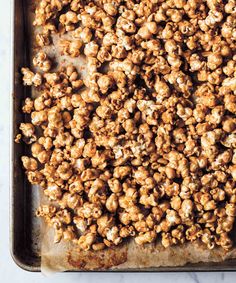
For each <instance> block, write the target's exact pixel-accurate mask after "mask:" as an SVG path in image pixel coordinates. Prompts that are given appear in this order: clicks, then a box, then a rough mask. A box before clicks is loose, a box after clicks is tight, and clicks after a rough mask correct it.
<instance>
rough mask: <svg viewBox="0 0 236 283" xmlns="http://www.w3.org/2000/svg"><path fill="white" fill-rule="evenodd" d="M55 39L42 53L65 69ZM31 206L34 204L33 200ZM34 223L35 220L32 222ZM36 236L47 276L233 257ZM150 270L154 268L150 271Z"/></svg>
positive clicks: (198, 249)
mask: <svg viewBox="0 0 236 283" xmlns="http://www.w3.org/2000/svg"><path fill="white" fill-rule="evenodd" d="M30 1H31V0H30ZM35 2H37V1H32V3H34V4H35ZM24 4H25V5H27V14H28V15H29V17H28V20H29V22H28V24H27V26H28V28H29V31H30V32H29V34H31V35H32V34H33V33H34V32H35V30H30V29H31V28H32V16H33V14H32V11H33V7H32V4H30V3H29V1H24ZM34 4H33V5H34ZM32 38H33V37H31V39H32ZM59 39H60V38H59V37H58V36H55V37H54V38H53V42H54V46H53V47H52V46H50V47H47V50H46V52H47V53H48V54H49V56H50V55H54V57H55V55H56V57H55V59H56V60H57V62H60V64H65V62H66V65H67V64H69V62H73V61H75V60H74V59H71V58H68V57H66V56H58V55H59V53H58V50H57V48H56V45H57V44H56V43H57V42H58V40H59ZM31 47H32V48H30V50H29V56H30V58H32V55H33V53H34V52H35V48H34V44H33V42H32V41H31ZM74 63H75V64H74V65H77V67H78V68H79V69H80V68H81V67H83V66H81V65H80V64H81V63H83V61H82V60H76V61H75V62H74ZM82 65H83V64H82ZM81 71H82V70H81ZM35 95H37V93H35V92H34V93H32V96H35ZM27 189H28V188H27ZM31 189H32V190H35V189H37V188H32V187H31ZM34 197H35V193H34ZM35 202H36V203H38V201H37V200H35ZM34 221H35V219H33V222H34ZM40 235H41V237H42V244H41V249H40V254H41V270H42V271H43V272H44V273H47V274H48V273H50V272H55V271H64V270H74V271H75V270H77V271H80V270H108V269H110V270H158V269H156V268H157V267H160V266H181V265H184V264H186V263H197V262H221V261H222V260H225V259H229V258H235V257H236V249H235V248H234V249H233V250H232V251H230V252H225V251H224V250H222V249H221V248H218V249H214V250H211V251H210V250H207V249H206V248H205V247H204V246H203V245H200V244H199V243H194V244H191V243H187V244H185V245H181V246H174V247H170V248H167V249H164V248H163V247H162V246H161V245H160V243H156V244H149V245H146V246H143V247H140V246H137V245H135V244H134V243H133V241H129V242H126V243H125V244H123V245H121V246H118V247H116V248H113V249H106V250H104V251H99V252H94V251H89V252H81V251H79V250H78V248H77V247H75V246H73V245H72V244H70V243H65V242H62V243H59V244H54V243H53V241H52V237H53V231H52V229H51V228H49V227H47V226H45V225H44V222H41V231H40ZM152 267H155V268H154V269H153V268H152ZM175 270H176V269H175Z"/></svg>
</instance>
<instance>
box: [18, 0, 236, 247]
mask: <svg viewBox="0 0 236 283" xmlns="http://www.w3.org/2000/svg"><path fill="white" fill-rule="evenodd" d="M34 25H36V26H38V27H40V28H41V32H40V33H38V34H37V36H36V43H37V45H38V47H39V50H41V51H39V52H38V53H37V54H36V56H35V57H34V58H33V65H34V66H35V67H36V68H35V69H34V70H36V71H34V72H33V71H31V70H30V69H28V68H22V74H23V82H24V84H25V85H28V86H32V87H35V88H36V89H37V90H38V92H39V93H40V94H39V96H38V97H37V98H36V99H31V98H27V99H26V100H25V104H24V106H23V112H24V113H26V114H29V115H30V116H31V122H30V123H21V125H20V130H21V134H19V135H18V136H17V138H16V141H17V142H19V140H20V139H21V138H22V139H23V140H24V141H25V142H26V143H28V144H30V145H31V152H32V156H31V157H27V156H23V157H22V162H23V166H24V168H25V170H26V175H27V177H28V180H29V182H30V183H32V184H35V185H40V186H41V187H42V189H43V192H44V194H45V195H46V196H47V197H48V199H49V201H50V202H51V204H50V205H42V206H40V207H39V209H38V211H37V215H38V216H42V217H44V219H45V221H46V222H47V223H48V224H49V225H50V226H52V227H53V228H54V229H55V242H59V241H61V240H62V239H63V240H68V241H73V242H74V243H76V244H78V246H79V248H81V249H83V250H89V249H93V250H95V251H96V250H101V249H104V248H105V247H112V246H115V245H119V244H120V243H121V242H122V241H124V239H127V238H131V237H133V238H134V240H135V242H136V243H137V244H138V245H142V244H145V243H151V242H154V241H156V240H160V241H161V242H162V245H163V246H164V247H168V246H170V245H174V244H183V243H185V242H186V241H191V242H193V241H196V240H199V241H201V242H203V243H204V244H205V245H206V246H207V248H209V249H212V248H214V247H215V246H221V247H223V248H224V249H230V248H231V247H232V245H233V241H232V239H231V238H230V233H231V231H232V229H233V225H234V222H235V216H236V116H235V114H236V55H235V52H236V2H235V0H228V1H223V0H166V1H164V0H125V1H122V0H114V1H111V0H94V1H87V0H53V1H52V0H41V1H40V2H39V4H38V6H37V8H36V10H35V20H34ZM53 34H59V35H60V38H61V39H60V40H59V44H58V46H57V48H59V49H60V51H61V54H62V55H65V56H70V57H73V58H74V60H80V56H85V57H86V70H87V75H86V77H85V78H84V79H81V76H80V74H79V72H78V70H76V68H75V67H74V66H72V65H68V66H66V67H62V66H59V67H58V68H55V67H54V64H53V58H50V57H49V56H48V55H47V54H46V53H45V52H44V51H43V47H44V46H47V45H50V44H52V42H53V40H52V36H53ZM64 35H67V37H66V38H64V37H63V36H64ZM39 129H40V130H39Z"/></svg>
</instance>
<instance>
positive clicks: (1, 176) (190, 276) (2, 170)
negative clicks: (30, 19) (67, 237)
mask: <svg viewBox="0 0 236 283" xmlns="http://www.w3.org/2000/svg"><path fill="white" fill-rule="evenodd" d="M10 11H11V1H10V0H8V1H6V0H0V282H4V283H8V282H9V283H15V282H18V283H23V282H24V283H28V282H30V283H34V282H35V283H39V282H54V281H55V282H57V283H62V282H64V283H70V282H82V283H87V282H89V283H93V282H94V283H95V282H96V283H100V282H101V283H107V282H112V283H118V282H119V283H120V282H121V283H123V282H136V283H139V282H140V283H141V282H145V281H147V280H148V283H152V282H162V283H165V282H175V283H180V282H181V283H184V282H196V283H201V282H208V283H218V282H227V283H229V282H235V278H236V273H222V272H221V273H161V274H157V273H156V274H154V273H151V274H150V273H146V274H145V273H141V274H140V273H139V274H137V273H136V274H135V273H129V274H127V273H126V274H124V273H117V274H112V273H106V274H105V273H93V274H91V273H90V274H89V273H87V274H86V273H71V274H69V273H61V274H56V275H53V276H51V277H45V276H43V275H42V274H40V273H29V272H26V271H23V270H21V269H20V268H19V267H17V266H16V265H15V263H14V262H13V260H12V259H11V256H10V253H9V221H8V220H9V145H10V137H9V128H10V125H9V118H10V111H9V109H10V101H9V97H10V83H11V82H10V74H11V70H10V56H11V35H10V30H11V24H10V22H11V18H10Z"/></svg>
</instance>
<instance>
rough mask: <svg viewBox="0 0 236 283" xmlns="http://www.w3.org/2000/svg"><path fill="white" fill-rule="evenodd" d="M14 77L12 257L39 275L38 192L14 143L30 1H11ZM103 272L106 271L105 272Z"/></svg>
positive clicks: (215, 267)
mask: <svg viewBox="0 0 236 283" xmlns="http://www.w3.org/2000/svg"><path fill="white" fill-rule="evenodd" d="M12 1H13V3H12V9H13V11H12V20H13V21H14V23H13V25H12V26H13V33H12V34H13V37H12V39H13V40H12V45H13V54H12V64H13V76H12V96H11V109H10V111H11V114H12V117H11V140H12V145H11V188H10V195H11V213H10V216H11V217H10V236H11V241H10V244H11V254H12V257H13V259H14V261H15V262H16V264H17V265H18V266H20V267H21V268H23V269H25V270H27V271H40V264H41V261H40V222H39V220H38V219H36V217H35V216H34V213H35V209H36V207H37V206H38V199H39V198H38V190H34V189H33V188H32V186H31V185H30V184H29V183H28V182H27V180H26V177H25V174H24V171H23V169H22V165H21V160H20V156H21V155H24V154H25V153H26V152H27V149H26V147H25V145H24V144H16V143H14V137H15V135H16V134H17V133H18V126H19V123H20V122H22V121H26V117H25V115H24V114H23V113H22V112H21V103H22V100H23V99H24V98H25V97H26V96H29V93H27V92H29V91H30V90H29V88H25V87H23V85H22V82H21V75H20V68H21V67H22V66H28V65H30V64H29V63H30V62H29V57H30V56H29V40H28V39H29V31H28V28H27V24H26V23H27V13H26V9H25V8H26V5H27V0H12ZM235 270H236V259H234V260H227V261H224V262H221V263H198V264H188V265H185V266H180V267H158V268H149V269H133V270H130V269H129V270H123V271H158V272H159V271H165V272H166V271H174V272H178V271H235ZM103 271H104V270H103Z"/></svg>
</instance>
